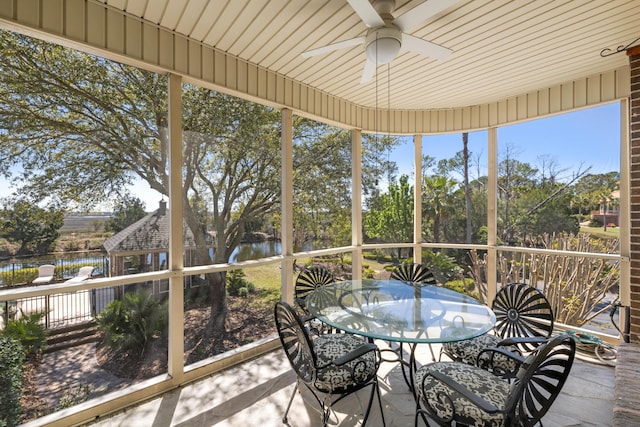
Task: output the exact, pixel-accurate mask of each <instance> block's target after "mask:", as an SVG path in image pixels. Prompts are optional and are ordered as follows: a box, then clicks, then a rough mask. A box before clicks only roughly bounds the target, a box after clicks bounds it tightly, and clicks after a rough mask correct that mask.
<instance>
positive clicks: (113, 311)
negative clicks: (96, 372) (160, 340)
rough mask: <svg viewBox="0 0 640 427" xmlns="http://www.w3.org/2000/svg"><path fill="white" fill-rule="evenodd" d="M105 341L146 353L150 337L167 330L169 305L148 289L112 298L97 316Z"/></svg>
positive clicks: (125, 349) (103, 343) (114, 345)
mask: <svg viewBox="0 0 640 427" xmlns="http://www.w3.org/2000/svg"><path fill="white" fill-rule="evenodd" d="M97 323H98V326H99V328H100V330H101V331H102V332H103V333H104V338H103V341H102V345H108V346H110V347H113V348H115V349H118V350H122V351H128V350H132V351H136V352H139V354H140V355H142V354H144V351H145V350H146V349H147V346H148V345H149V343H150V340H151V339H152V338H154V337H157V336H159V335H162V334H164V333H165V331H166V330H167V305H166V304H165V303H162V304H161V303H160V302H158V300H156V299H155V298H154V297H153V295H151V294H150V293H148V292H144V291H141V292H135V293H127V294H125V295H124V297H123V298H122V299H121V300H115V301H111V302H110V303H109V305H107V307H106V308H105V309H104V310H103V311H102V313H100V314H99V315H98V317H97Z"/></svg>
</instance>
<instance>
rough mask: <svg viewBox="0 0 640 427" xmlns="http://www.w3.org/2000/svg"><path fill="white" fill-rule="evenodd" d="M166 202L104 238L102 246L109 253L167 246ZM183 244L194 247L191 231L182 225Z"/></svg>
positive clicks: (148, 249) (155, 249) (135, 251)
mask: <svg viewBox="0 0 640 427" xmlns="http://www.w3.org/2000/svg"><path fill="white" fill-rule="evenodd" d="M168 212H169V211H168V210H167V208H166V202H164V201H162V202H160V207H159V208H158V210H156V211H155V212H152V213H150V214H148V215H147V216H145V217H144V218H142V219H140V220H138V221H136V222H134V223H133V224H131V225H130V226H128V227H127V228H125V229H124V230H121V231H120V232H118V233H116V234H114V235H113V236H111V237H109V238H108V239H107V240H105V242H104V244H103V246H104V248H105V250H106V251H107V253H108V254H109V255H113V254H116V253H141V252H145V253H148V252H162V251H167V250H168V248H169V215H168ZM183 230H184V231H183V235H184V246H185V247H186V248H190V247H195V241H194V238H193V233H192V232H191V230H190V229H189V227H187V226H186V224H185V225H184V227H183Z"/></svg>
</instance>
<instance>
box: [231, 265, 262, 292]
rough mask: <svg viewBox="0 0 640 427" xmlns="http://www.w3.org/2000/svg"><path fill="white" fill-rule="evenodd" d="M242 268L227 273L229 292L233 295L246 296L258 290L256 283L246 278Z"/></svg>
mask: <svg viewBox="0 0 640 427" xmlns="http://www.w3.org/2000/svg"><path fill="white" fill-rule="evenodd" d="M245 276H246V274H244V272H243V271H242V270H231V271H229V272H228V273H227V292H228V293H229V295H231V296H240V297H246V296H247V295H248V294H249V292H254V291H255V290H256V285H254V284H253V283H251V282H249V281H248V280H245V278H244V277H245Z"/></svg>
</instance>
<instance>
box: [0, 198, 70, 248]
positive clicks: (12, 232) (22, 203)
mask: <svg viewBox="0 0 640 427" xmlns="http://www.w3.org/2000/svg"><path fill="white" fill-rule="evenodd" d="M63 224H64V212H63V211H62V210H60V209H56V208H54V207H50V208H49V209H44V208H41V207H39V206H37V205H35V204H34V203H32V202H30V201H28V200H18V201H15V202H14V203H13V205H8V204H5V206H4V208H3V210H2V211H1V212H0V233H1V234H2V236H3V237H5V238H6V239H7V240H9V241H12V242H16V243H19V244H20V248H19V249H18V254H24V253H27V252H35V253H47V252H50V251H51V249H52V247H53V244H54V243H55V241H56V239H57V238H58V236H59V235H60V233H59V230H60V228H61V227H62V225H63Z"/></svg>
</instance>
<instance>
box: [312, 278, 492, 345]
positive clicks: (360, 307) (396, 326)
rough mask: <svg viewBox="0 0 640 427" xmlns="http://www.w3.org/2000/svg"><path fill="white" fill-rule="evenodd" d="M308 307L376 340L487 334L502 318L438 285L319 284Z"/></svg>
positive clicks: (329, 322) (452, 338)
mask: <svg viewBox="0 0 640 427" xmlns="http://www.w3.org/2000/svg"><path fill="white" fill-rule="evenodd" d="M306 303H307V309H308V310H309V312H310V313H311V314H313V315H314V316H316V317H317V318H318V319H319V320H320V321H322V322H324V323H326V324H327V325H329V326H331V327H333V328H337V329H340V330H343V331H345V332H351V333H354V334H358V335H362V336H366V337H369V338H373V339H382V340H386V341H395V342H400V343H402V342H406V343H413V344H419V343H443V342H450V341H460V340H464V339H469V338H473V337H476V336H479V335H482V334H485V333H486V332H488V331H489V330H491V328H493V326H494V324H495V321H496V318H495V315H494V313H493V312H492V311H491V309H490V308H489V307H488V306H486V305H484V304H481V303H480V302H478V301H477V300H475V299H473V298H471V297H469V296H467V295H463V294H460V293H458V292H455V291H452V290H450V289H446V288H442V287H438V286H431V285H429V286H420V285H414V284H413V283H410V282H403V281H398V280H373V279H371V280H348V281H342V282H335V283H332V284H329V285H325V286H321V287H318V288H316V290H314V291H313V292H312V293H311V294H310V295H309V296H308V297H307V300H306Z"/></svg>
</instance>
